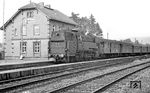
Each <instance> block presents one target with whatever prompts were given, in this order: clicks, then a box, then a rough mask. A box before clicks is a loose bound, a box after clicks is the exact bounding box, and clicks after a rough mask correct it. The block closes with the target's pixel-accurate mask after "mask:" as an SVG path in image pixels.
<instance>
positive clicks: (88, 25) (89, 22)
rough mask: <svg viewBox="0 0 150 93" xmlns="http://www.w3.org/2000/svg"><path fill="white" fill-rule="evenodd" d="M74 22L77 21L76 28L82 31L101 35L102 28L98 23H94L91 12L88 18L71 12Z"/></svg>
mask: <svg viewBox="0 0 150 93" xmlns="http://www.w3.org/2000/svg"><path fill="white" fill-rule="evenodd" d="M70 18H72V19H73V20H74V21H75V22H76V23H78V26H77V28H79V29H80V30H81V31H83V33H84V34H85V33H87V32H88V33H91V34H93V35H96V36H102V35H103V34H102V29H101V28H100V26H99V24H98V23H96V20H95V18H94V16H93V15H92V14H91V15H90V17H89V18H87V17H81V18H80V17H79V14H75V13H74V12H72V13H71V17H70Z"/></svg>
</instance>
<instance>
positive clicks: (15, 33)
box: [14, 28, 17, 36]
mask: <svg viewBox="0 0 150 93" xmlns="http://www.w3.org/2000/svg"><path fill="white" fill-rule="evenodd" d="M14 36H17V29H16V28H15V29H14Z"/></svg>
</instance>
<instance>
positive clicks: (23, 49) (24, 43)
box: [21, 42, 27, 53]
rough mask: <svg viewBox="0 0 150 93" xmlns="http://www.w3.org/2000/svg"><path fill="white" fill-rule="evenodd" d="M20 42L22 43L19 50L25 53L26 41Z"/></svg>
mask: <svg viewBox="0 0 150 93" xmlns="http://www.w3.org/2000/svg"><path fill="white" fill-rule="evenodd" d="M21 44H22V46H21V47H22V48H21V50H22V51H21V52H22V53H26V52H27V42H22V43H21Z"/></svg>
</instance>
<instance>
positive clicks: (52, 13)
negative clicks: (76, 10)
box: [33, 4, 77, 25]
mask: <svg viewBox="0 0 150 93" xmlns="http://www.w3.org/2000/svg"><path fill="white" fill-rule="evenodd" d="M35 6H36V8H37V9H39V10H40V11H41V12H43V13H44V14H45V15H46V16H47V17H48V18H49V19H52V20H57V21H61V22H65V23H69V24H73V25H77V23H75V22H74V21H73V20H72V19H70V18H69V17H68V16H66V15H65V14H63V13H61V12H60V11H58V10H56V9H51V8H46V7H41V6H40V5H38V4H35ZM33 7H34V6H33Z"/></svg>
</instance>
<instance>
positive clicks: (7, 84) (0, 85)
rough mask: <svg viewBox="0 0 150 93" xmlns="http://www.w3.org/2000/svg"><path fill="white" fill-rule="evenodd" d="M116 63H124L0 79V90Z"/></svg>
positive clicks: (16, 87)
mask: <svg viewBox="0 0 150 93" xmlns="http://www.w3.org/2000/svg"><path fill="white" fill-rule="evenodd" d="M116 64H118V65H119V64H124V63H109V64H103V65H101V66H97V67H90V68H89V67H87V68H86V67H85V68H78V67H76V68H74V69H67V70H61V71H56V72H53V73H52V72H50V73H46V74H38V75H32V76H27V77H21V78H16V79H10V80H3V81H0V91H2V92H8V91H11V90H16V89H19V90H20V88H22V87H24V86H28V85H31V84H37V83H40V82H44V81H48V80H53V79H55V78H59V77H64V76H67V75H70V74H76V73H80V72H85V71H89V70H92V69H93V70H94V69H99V68H103V67H108V66H113V65H116Z"/></svg>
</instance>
